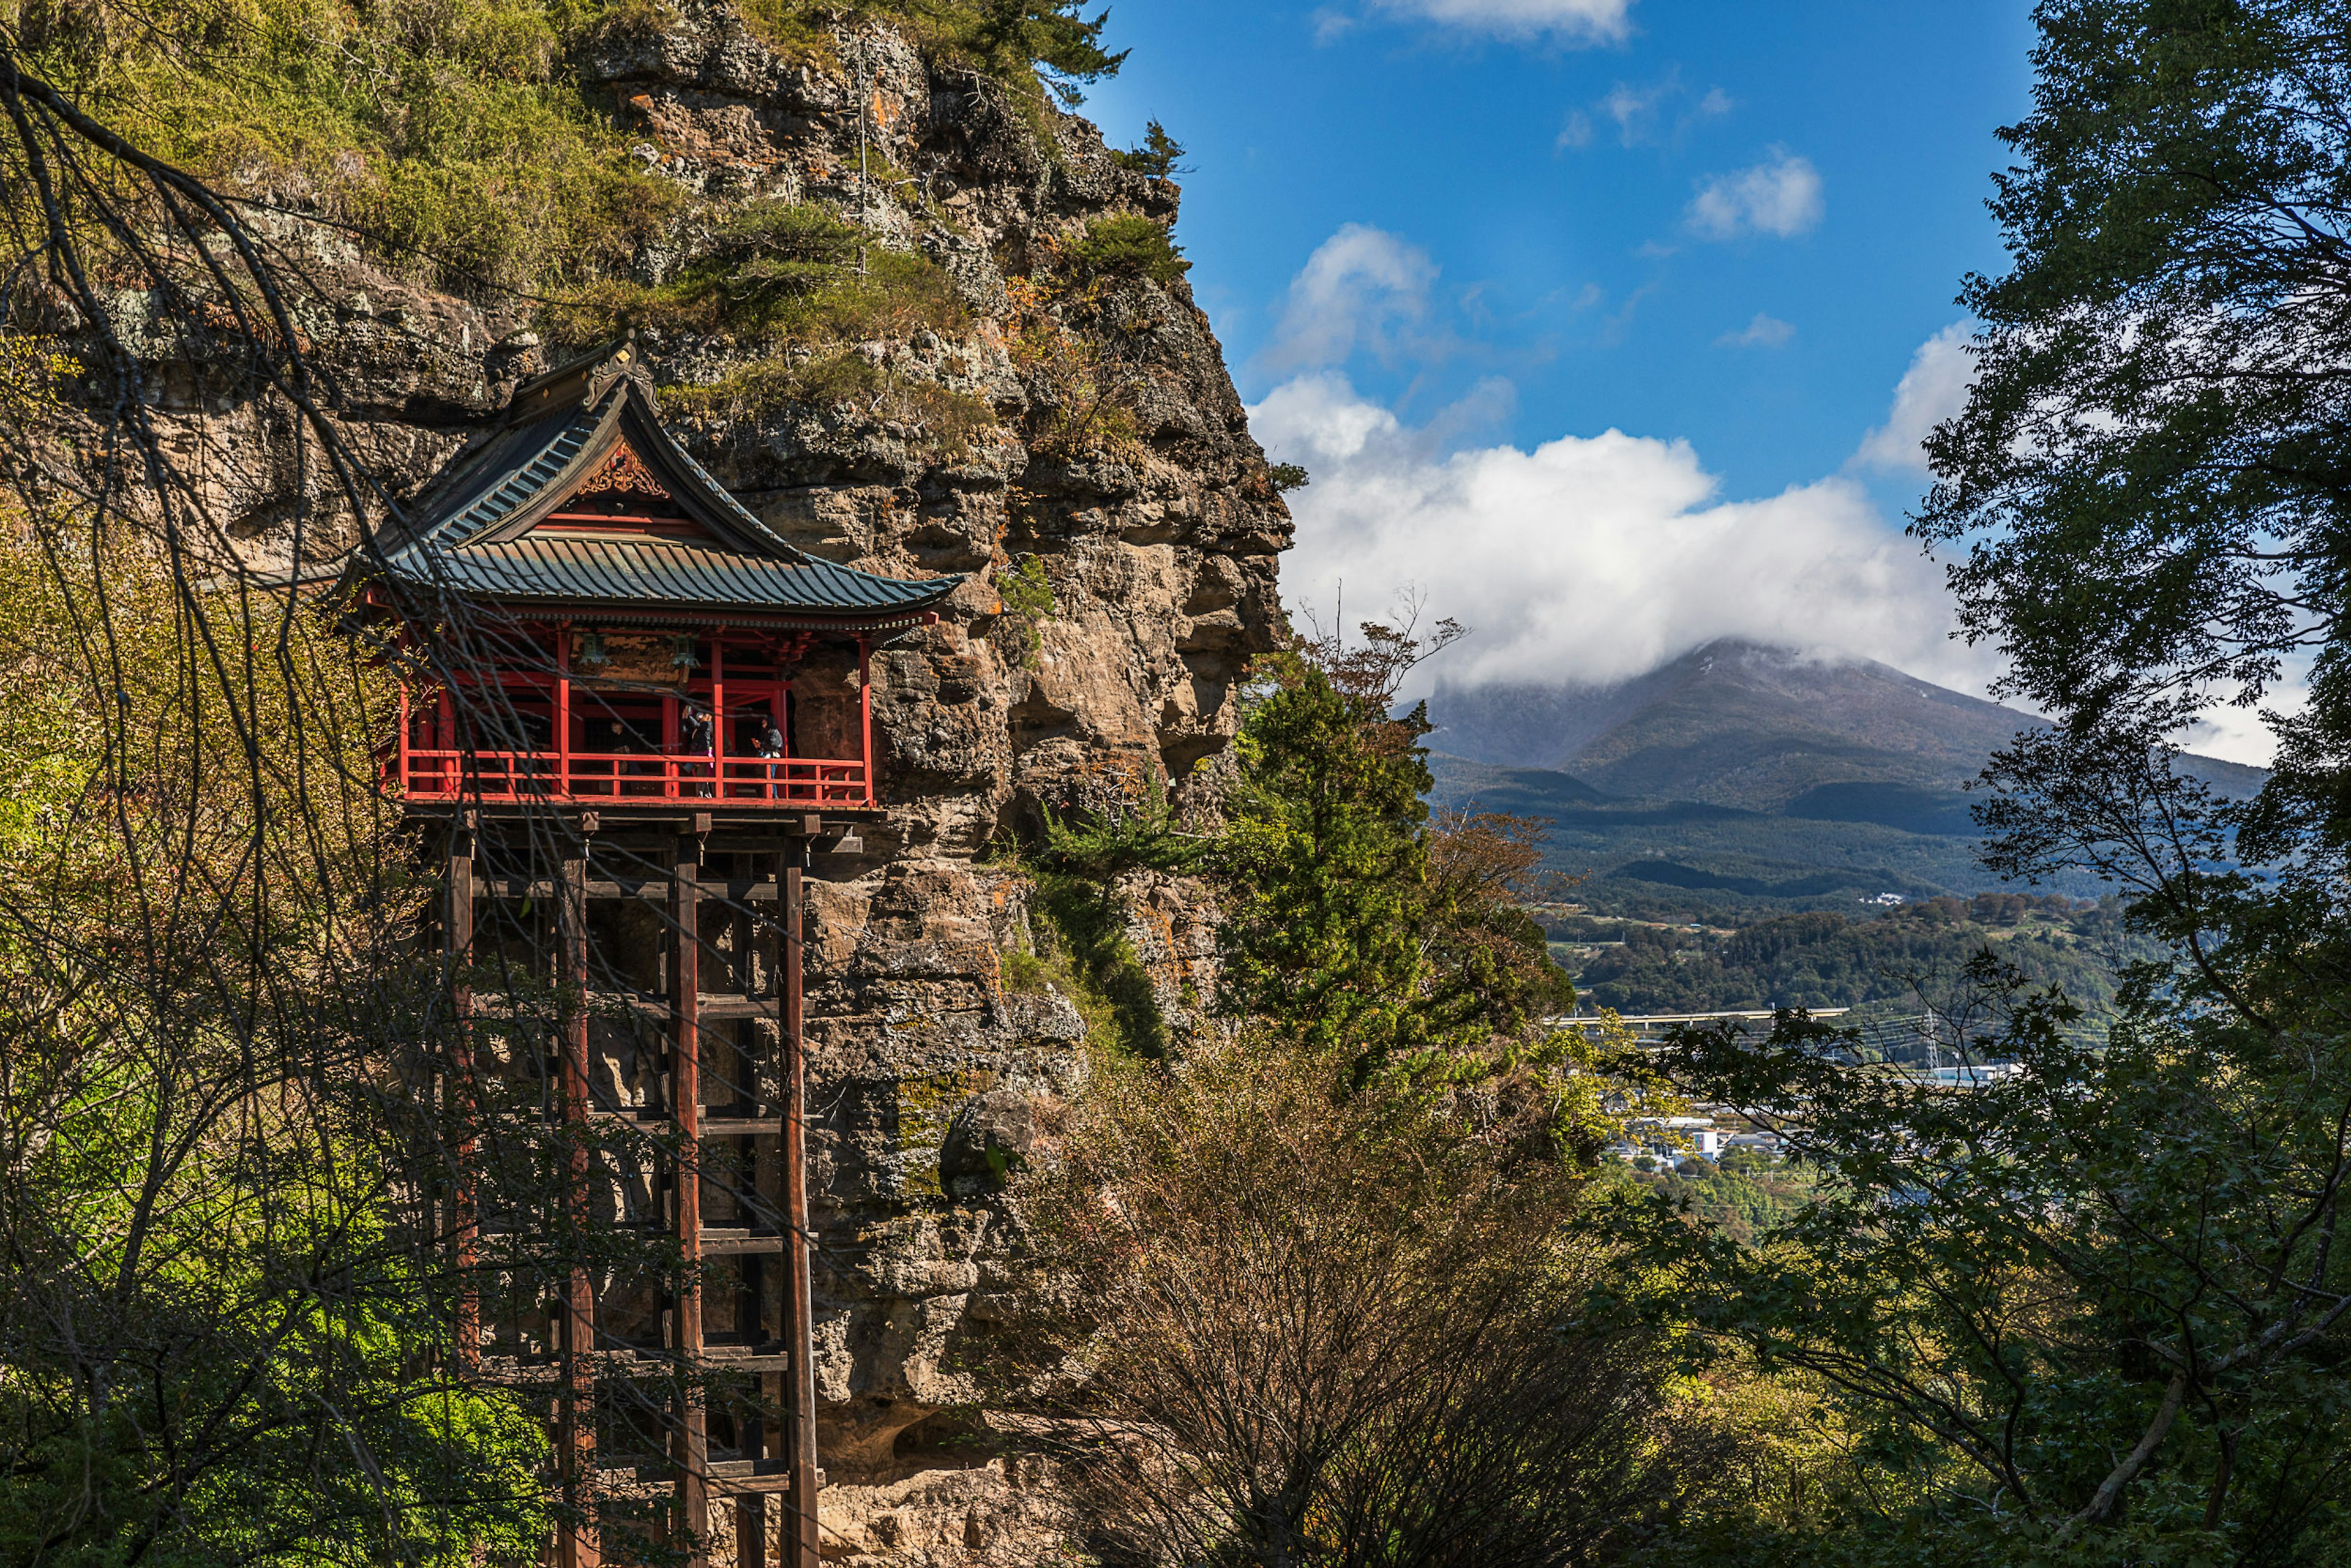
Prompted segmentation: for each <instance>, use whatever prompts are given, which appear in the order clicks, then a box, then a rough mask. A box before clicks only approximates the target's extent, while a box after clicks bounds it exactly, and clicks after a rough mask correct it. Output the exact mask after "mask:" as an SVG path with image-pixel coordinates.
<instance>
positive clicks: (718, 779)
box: [710, 628, 726, 800]
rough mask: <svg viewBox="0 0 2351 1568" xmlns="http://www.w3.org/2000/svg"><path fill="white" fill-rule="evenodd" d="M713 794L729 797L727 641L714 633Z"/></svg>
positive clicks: (711, 742)
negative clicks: (727, 793)
mask: <svg viewBox="0 0 2351 1568" xmlns="http://www.w3.org/2000/svg"><path fill="white" fill-rule="evenodd" d="M710 779H711V788H710V796H711V799H712V800H725V799H726V643H725V641H724V640H722V639H721V637H720V636H719V632H718V629H717V628H713V629H712V631H711V633H710Z"/></svg>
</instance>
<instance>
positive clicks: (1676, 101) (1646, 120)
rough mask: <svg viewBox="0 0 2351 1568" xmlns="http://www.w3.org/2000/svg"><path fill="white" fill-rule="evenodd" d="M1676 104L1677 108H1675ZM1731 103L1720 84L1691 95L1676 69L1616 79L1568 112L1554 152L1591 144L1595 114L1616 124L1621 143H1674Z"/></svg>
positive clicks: (1727, 108)
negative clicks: (1648, 78)
mask: <svg viewBox="0 0 2351 1568" xmlns="http://www.w3.org/2000/svg"><path fill="white" fill-rule="evenodd" d="M1676 105H1680V106H1681V107H1680V108H1679V109H1678V110H1677V109H1676V108H1675V106H1676ZM1736 107H1737V106H1736V105H1735V104H1734V103H1732V101H1731V99H1730V95H1729V93H1727V92H1724V91H1723V90H1722V89H1720V88H1719V87H1716V88H1708V89H1707V90H1706V91H1705V92H1704V93H1703V94H1700V95H1698V97H1697V98H1696V99H1692V97H1691V94H1690V89H1687V88H1686V87H1684V86H1683V85H1682V73H1681V71H1680V70H1679V69H1678V68H1676V69H1673V70H1669V71H1667V73H1666V74H1665V75H1664V76H1662V77H1659V78H1657V79H1656V80H1655V81H1652V82H1638V83H1636V82H1629V81H1620V82H1618V83H1617V84H1616V85H1615V86H1614V87H1612V88H1610V89H1608V91H1607V92H1606V93H1605V94H1604V95H1603V96H1602V97H1600V98H1599V99H1596V100H1594V101H1593V103H1591V104H1589V105H1587V106H1585V107H1584V108H1583V109H1574V110H1569V111H1568V115H1567V120H1566V122H1565V124H1563V125H1562V127H1561V129H1560V133H1559V139H1558V141H1557V142H1556V143H1555V146H1554V151H1557V152H1565V151H1566V150H1567V149H1569V148H1571V147H1589V146H1590V145H1592V139H1593V126H1594V117H1595V116H1597V117H1598V118H1599V119H1600V120H1606V121H1607V122H1608V123H1610V124H1611V125H1614V127H1615V128H1616V140H1617V141H1620V142H1622V143H1623V144H1624V145H1625V146H1627V147H1652V146H1658V145H1662V144H1664V143H1667V142H1678V141H1681V139H1682V138H1683V137H1684V136H1686V135H1687V134H1688V133H1689V131H1691V130H1692V129H1693V128H1694V127H1696V126H1698V124H1700V123H1701V122H1703V121H1705V120H1713V119H1717V118H1719V117H1720V116H1722V115H1726V114H1729V112H1730V111H1731V110H1732V109H1734V108H1736Z"/></svg>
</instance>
